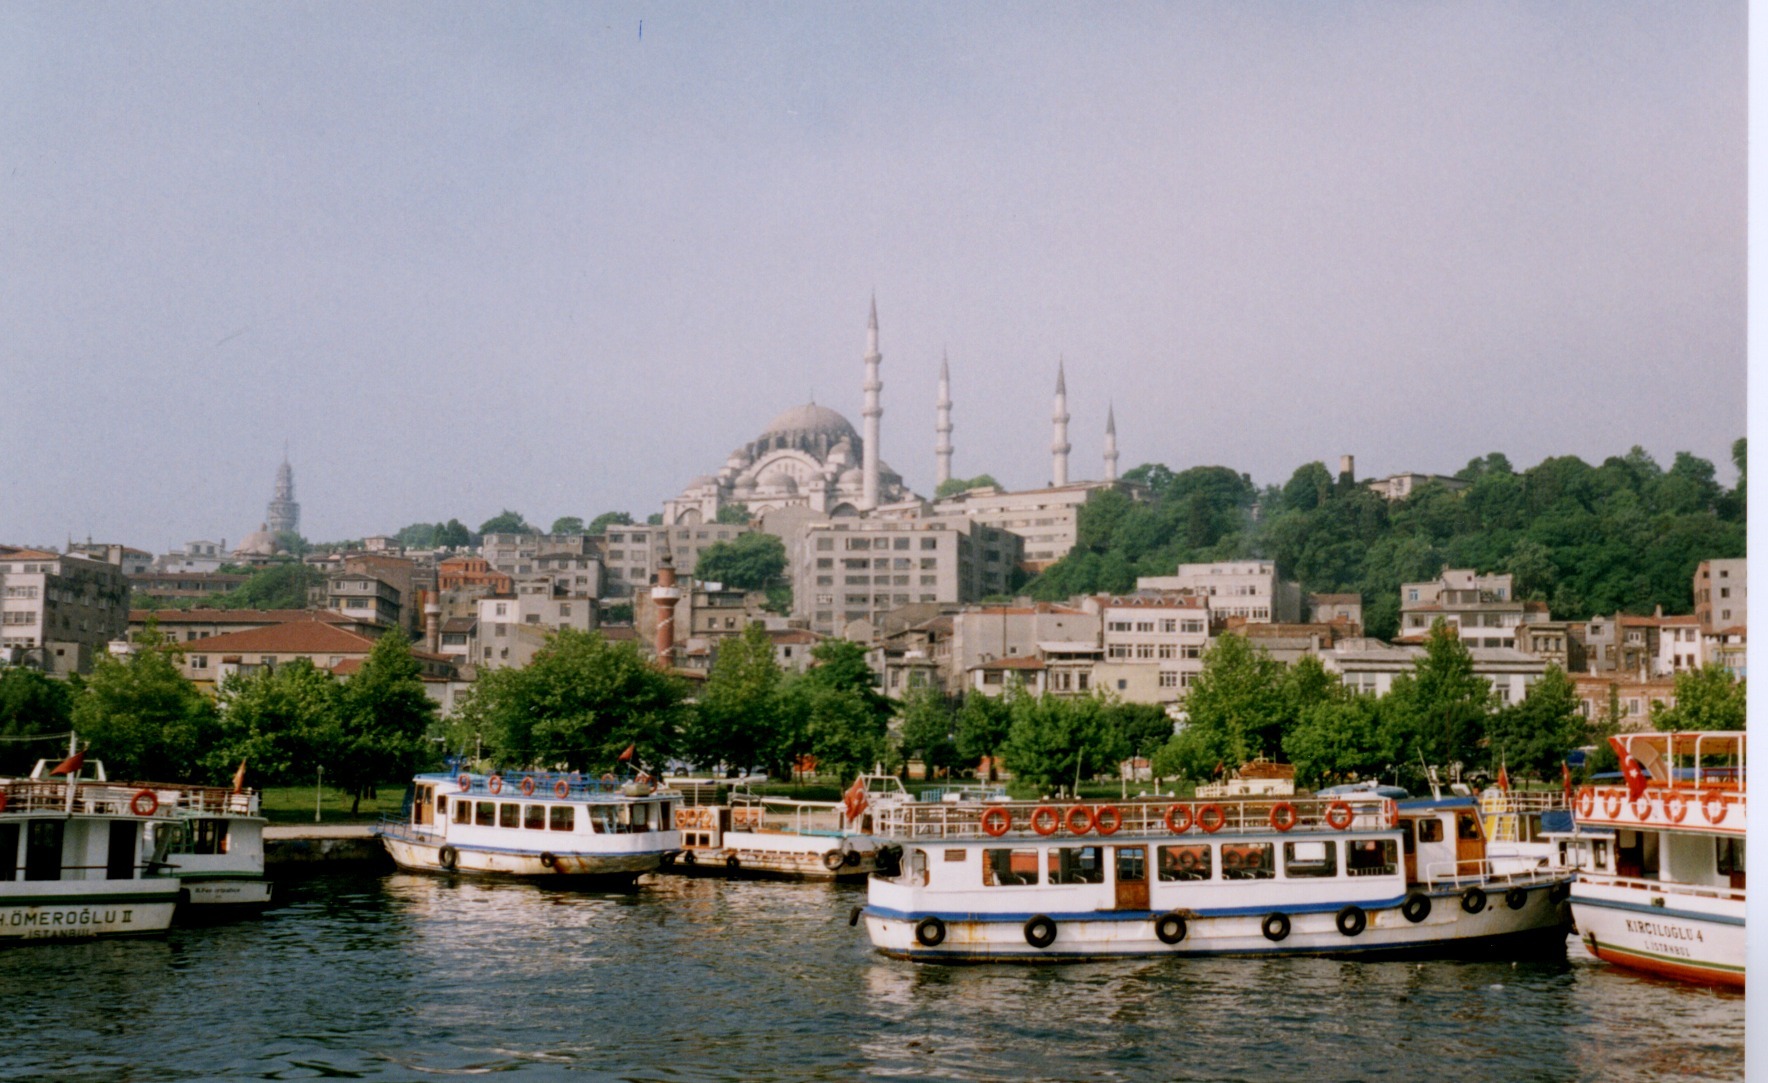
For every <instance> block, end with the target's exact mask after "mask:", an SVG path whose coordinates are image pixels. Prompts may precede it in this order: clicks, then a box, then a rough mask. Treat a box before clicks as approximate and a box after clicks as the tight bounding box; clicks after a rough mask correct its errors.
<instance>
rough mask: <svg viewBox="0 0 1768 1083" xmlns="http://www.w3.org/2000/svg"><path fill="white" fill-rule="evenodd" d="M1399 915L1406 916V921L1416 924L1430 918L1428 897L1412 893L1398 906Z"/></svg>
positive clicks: (1419, 893)
mask: <svg viewBox="0 0 1768 1083" xmlns="http://www.w3.org/2000/svg"><path fill="white" fill-rule="evenodd" d="M1400 913H1402V914H1404V915H1405V916H1406V920H1407V921H1409V922H1411V923H1412V924H1414V925H1416V924H1418V923H1419V922H1421V921H1423V920H1424V919H1425V918H1427V917H1429V916H1430V896H1429V895H1425V894H1422V893H1421V892H1417V891H1414V892H1413V893H1412V894H1410V895H1408V896H1406V901H1405V902H1403V903H1401V904H1400Z"/></svg>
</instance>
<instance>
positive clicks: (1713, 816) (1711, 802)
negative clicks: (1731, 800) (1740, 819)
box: [1700, 790, 1731, 827]
mask: <svg viewBox="0 0 1768 1083" xmlns="http://www.w3.org/2000/svg"><path fill="white" fill-rule="evenodd" d="M1730 811H1731V806H1730V805H1729V804H1727V803H1726V800H1725V795H1724V794H1723V793H1720V792H1719V791H1718V790H1708V791H1707V794H1706V796H1705V797H1702V798H1701V799H1700V812H1701V815H1702V816H1705V817H1706V818H1707V823H1708V825H1709V826H1712V827H1718V826H1719V825H1720V824H1722V823H1724V822H1725V816H1726V814H1727V813H1729V812H1730Z"/></svg>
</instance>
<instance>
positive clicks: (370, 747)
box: [326, 628, 436, 813]
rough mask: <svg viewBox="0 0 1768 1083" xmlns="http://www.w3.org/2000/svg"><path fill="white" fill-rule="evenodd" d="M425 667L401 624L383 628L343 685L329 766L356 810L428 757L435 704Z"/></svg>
mask: <svg viewBox="0 0 1768 1083" xmlns="http://www.w3.org/2000/svg"><path fill="white" fill-rule="evenodd" d="M421 673H422V668H421V667H420V666H419V665H418V663H417V659H416V658H413V657H412V655H411V643H410V641H409V640H407V639H406V638H405V633H404V632H401V631H400V630H398V629H397V628H395V629H393V630H391V631H388V632H383V633H382V634H381V637H380V638H379V639H377V640H375V644H374V647H373V648H372V649H370V650H369V652H368V657H367V658H364V659H363V660H362V668H360V669H358V670H357V671H356V673H355V674H354V675H353V676H352V677H351V678H350V679H349V680H348V681H346V682H345V684H344V688H343V692H342V694H341V696H340V702H339V710H338V723H339V724H338V729H337V739H336V742H335V743H334V744H333V745H332V747H331V748H330V749H328V750H327V757H326V765H327V766H328V767H329V768H330V769H331V770H330V772H329V773H330V774H331V776H332V779H333V780H334V785H336V786H338V787H339V788H341V789H344V790H346V791H348V792H349V793H350V795H351V798H352V801H351V804H350V811H351V812H352V813H354V812H355V811H356V810H357V809H358V808H359V807H360V806H361V804H362V798H363V795H365V794H368V793H372V792H374V790H375V787H376V786H378V785H380V784H381V783H383V782H389V781H393V780H398V781H399V782H400V783H401V784H403V782H404V780H405V778H407V777H408V776H409V775H411V773H412V772H413V771H414V770H416V768H417V766H418V765H419V763H421V762H422V761H424V760H425V759H427V758H429V755H430V752H431V748H432V746H431V744H430V741H429V733H430V729H431V728H432V727H433V726H434V725H435V723H436V702H435V701H434V700H432V699H431V698H430V697H429V694H428V693H426V692H425V691H424V682H423V679H422V677H421Z"/></svg>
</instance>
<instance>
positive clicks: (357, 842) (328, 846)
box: [264, 824, 393, 873]
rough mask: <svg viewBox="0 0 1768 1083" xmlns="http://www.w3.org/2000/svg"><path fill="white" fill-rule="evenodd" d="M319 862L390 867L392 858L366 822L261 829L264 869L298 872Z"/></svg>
mask: <svg viewBox="0 0 1768 1083" xmlns="http://www.w3.org/2000/svg"><path fill="white" fill-rule="evenodd" d="M322 864H323V865H366V866H380V867H387V868H390V867H391V866H392V864H393V862H392V859H390V858H389V857H388V856H387V848H386V847H385V846H382V845H381V840H380V839H378V838H375V835H374V827H373V826H372V825H370V824H336V825H328V824H312V825H299V826H295V825H285V824H278V825H274V826H271V827H266V828H265V829H264V868H265V870H266V871H267V872H272V873H281V872H298V871H299V870H300V869H302V868H303V867H306V866H310V865H322Z"/></svg>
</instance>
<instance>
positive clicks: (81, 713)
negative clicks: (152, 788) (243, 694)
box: [72, 637, 216, 782]
mask: <svg viewBox="0 0 1768 1083" xmlns="http://www.w3.org/2000/svg"><path fill="white" fill-rule="evenodd" d="M150 638H154V637H150ZM177 658H178V654H177V652H176V651H175V650H173V649H171V648H168V647H165V646H162V645H161V644H160V643H159V642H150V643H148V644H147V645H144V646H141V647H140V648H139V649H137V650H136V651H135V653H134V654H132V655H130V656H129V657H127V658H122V659H119V658H114V657H112V656H110V655H101V656H100V657H99V659H98V661H97V663H96V664H95V665H94V667H93V670H92V673H91V675H90V676H88V677H87V678H86V679H85V681H84V683H83V685H82V686H81V687H80V688H79V690H78V691H77V692H76V693H75V695H74V702H73V710H72V721H73V724H74V728H75V729H76V730H78V731H79V734H80V739H81V743H82V744H83V745H85V746H86V747H89V748H91V749H92V755H93V757H94V758H97V759H101V760H103V761H104V762H105V767H106V770H107V771H108V772H109V774H110V775H111V776H112V777H116V778H143V779H155V780H164V781H168V782H182V781H185V780H188V779H197V778H206V779H210V780H213V779H214V778H215V777H216V776H213V775H203V774H202V773H201V766H202V765H201V756H202V753H203V752H204V751H205V750H206V749H207V748H208V747H209V743H210V742H211V741H212V740H213V738H214V734H215V706H214V704H213V703H211V702H210V701H209V698H208V697H207V696H205V695H203V694H202V693H201V692H199V691H198V690H197V687H196V685H194V684H192V683H191V682H190V681H188V680H186V679H185V677H184V675H183V674H182V673H180V672H179V671H178V664H177Z"/></svg>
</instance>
